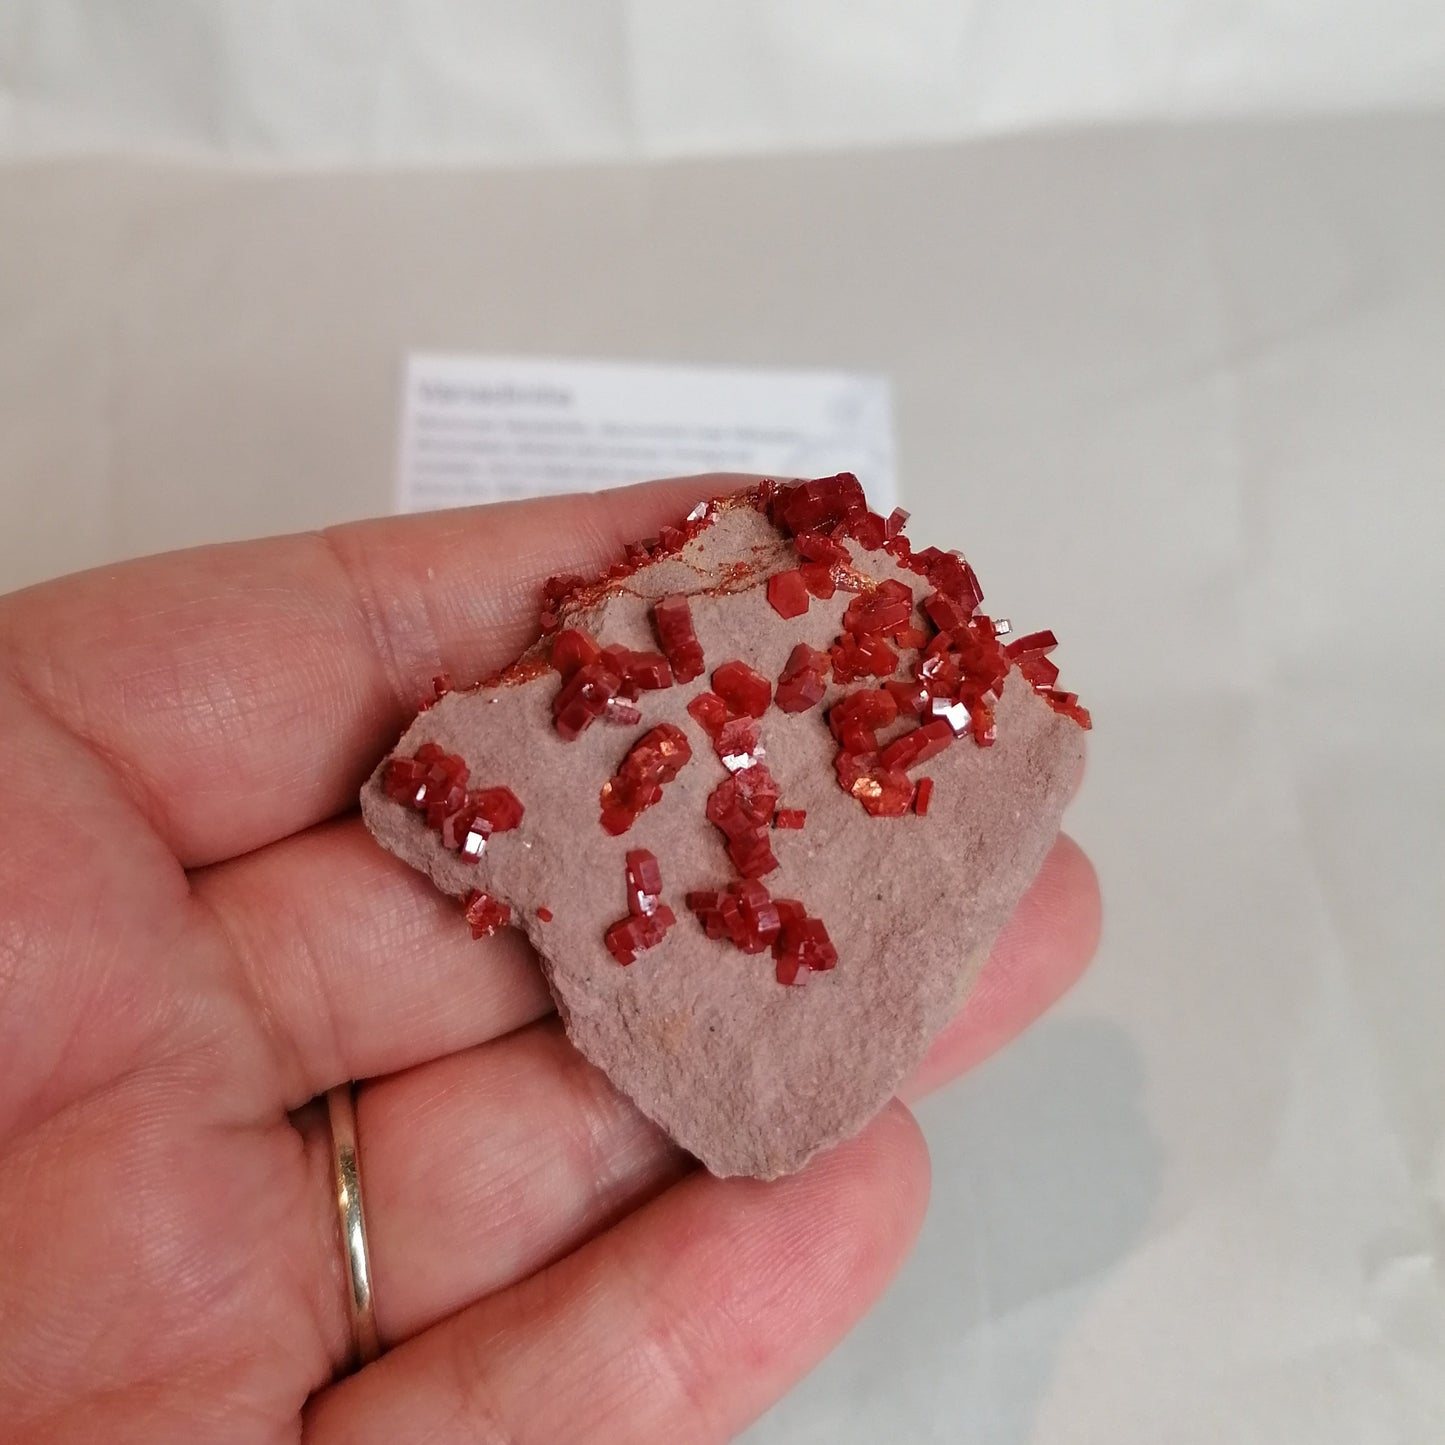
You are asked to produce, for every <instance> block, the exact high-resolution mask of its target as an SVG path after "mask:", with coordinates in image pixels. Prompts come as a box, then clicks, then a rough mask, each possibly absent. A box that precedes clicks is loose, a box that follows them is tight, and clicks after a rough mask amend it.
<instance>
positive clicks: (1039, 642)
mask: <svg viewBox="0 0 1445 1445" xmlns="http://www.w3.org/2000/svg"><path fill="white" fill-rule="evenodd" d="M1058 645H1059V639H1058V638H1057V637H1055V636H1054V634H1053V633H1052V632H1030V633H1028V634H1027V636H1024V637H1020V638H1019V640H1018V641H1017V642H1010V643H1009V645H1008V646H1007V647H1005V648H1004V656H1005V657H1007V658H1008V660H1009V661H1010V662H1017V661H1018V659H1019V658H1021V657H1026V656H1027V655H1028V654H1029V653H1031V652H1038V653H1044V652H1052V651H1053V650H1054V648H1056V647H1057V646H1058Z"/></svg>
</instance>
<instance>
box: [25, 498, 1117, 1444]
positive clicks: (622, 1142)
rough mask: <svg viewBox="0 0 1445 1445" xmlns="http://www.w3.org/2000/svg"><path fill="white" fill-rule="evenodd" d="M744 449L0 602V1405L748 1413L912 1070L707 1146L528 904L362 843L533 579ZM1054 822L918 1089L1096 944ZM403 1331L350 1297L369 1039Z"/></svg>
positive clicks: (356, 1433) (534, 1425)
mask: <svg viewBox="0 0 1445 1445" xmlns="http://www.w3.org/2000/svg"><path fill="white" fill-rule="evenodd" d="M736 484H738V479H736V478H732V479H718V478H699V479H693V480H691V481H681V482H670V483H659V484H656V485H652V486H648V487H640V488H633V489H631V490H629V491H626V492H622V493H611V494H609V495H608V496H607V497H606V498H602V497H596V496H594V497H577V498H566V499H558V500H552V501H543V502H535V503H526V504H521V505H513V506H502V507H493V508H487V509H482V510H473V511H465V512H455V513H442V514H436V515H432V516H426V517H409V518H398V519H394V520H390V521H380V522H367V523H361V524H359V525H355V526H348V527H342V528H338V529H336V530H334V531H331V532H328V533H325V534H321V535H307V536H299V537H289V538H283V539H280V540H276V541H268V542H256V543H244V544H241V545H238V546H228V547H211V548H204V549H201V550H198V551H193V552H183V553H178V554H175V555H172V556H167V557H158V558H153V559H150V560H146V561H141V562H135V563H130V564H127V565H124V566H119V567H111V568H105V569H102V570H99V571H96V572H91V573H87V574H84V575H81V576H77V577H72V578H68V579H65V580H63V581H60V582H55V583H51V584H47V585H45V586H41V587H36V588H32V589H30V590H29V591H26V592H21V593H18V594H15V595H13V596H10V597H8V598H5V599H0V760H3V761H0V816H3V819H4V825H5V831H4V834H3V837H0V1436H3V1438H4V1439H5V1440H7V1441H10V1442H14V1445H21V1442H24V1445H31V1442H38V1441H46V1442H55V1441H64V1442H69V1441H104V1442H106V1445H125V1442H131V1441H135V1442H146V1445H158V1442H168V1441H184V1442H187V1445H209V1442H213V1441H245V1442H270V1441H282V1440H294V1439H296V1438H297V1436H298V1434H299V1435H302V1436H304V1438H306V1439H307V1440H309V1441H314V1442H315V1445H343V1442H344V1445H367V1442H372V1441H376V1442H386V1445H393V1442H402V1441H406V1442H409V1441H421V1440H425V1441H428V1442H436V1445H444V1442H452V1441H457V1442H462V1441H465V1442H469V1445H475V1442H478V1441H484V1440H485V1441H491V1440H497V1441H501V1440H506V1441H518V1442H529V1445H531V1442H540V1445H561V1442H569V1445H570V1442H573V1441H578V1442H580V1441H588V1442H592V1441H600V1442H613V1441H618V1442H621V1441H629V1442H630V1441H638V1442H649V1445H652V1442H658V1441H684V1442H688V1445H693V1442H707V1441H716V1440H725V1439H728V1438H729V1437H731V1436H732V1435H733V1434H734V1433H735V1432H736V1431H738V1430H739V1429H740V1428H742V1426H743V1425H744V1424H745V1423H746V1422H747V1421H748V1420H750V1419H751V1418H752V1417H754V1416H755V1415H756V1414H757V1413H758V1412H759V1411H761V1410H762V1409H763V1408H765V1407H766V1406H767V1404H768V1403H769V1402H770V1401H772V1400H774V1399H776V1398H777V1396H778V1395H779V1394H780V1393H782V1392H783V1391H784V1390H786V1389H787V1388H788V1386H789V1385H790V1384H791V1383H792V1382H793V1381H795V1380H796V1379H798V1378H799V1376H801V1375H802V1374H803V1373H804V1372H805V1371H806V1370H808V1369H809V1367H810V1366H811V1365H813V1364H814V1363H815V1362H816V1361H817V1360H818V1359H819V1358H820V1357H821V1356H822V1355H823V1353H824V1352H825V1351H826V1350H828V1349H829V1347H830V1346H832V1345H833V1344H834V1343H835V1342H836V1341H837V1340H838V1339H839V1338H840V1337H841V1336H842V1335H843V1334H844V1332H845V1331H846V1330H847V1329H848V1328H849V1326H850V1325H851V1324H852V1323H853V1322H854V1321H855V1320H856V1319H857V1318H858V1316H859V1315H860V1314H861V1313H862V1312H863V1311H864V1310H865V1309H866V1308H867V1307H868V1305H869V1304H870V1302H871V1301H872V1300H873V1299H874V1298H875V1297H876V1296H877V1294H878V1293H879V1291H880V1290H881V1289H882V1287H883V1286H884V1284H885V1283H886V1282H887V1280H888V1278H889V1277H890V1275H891V1274H892V1273H893V1271H894V1270H895V1269H896V1268H897V1266H898V1264H899V1263H900V1261H901V1260H902V1258H903V1256H904V1254H905V1252H906V1251H907V1249H908V1247H909V1244H910V1242H911V1240H912V1238H913V1235H914V1232H915V1230H916V1229H917V1227H918V1224H919V1220H920V1217H921V1215H922V1213H923V1208H924V1203H925V1200H926V1197H927V1192H928V1163H927V1157H926V1154H925V1150H924V1145H923V1142H922V1139H921V1138H920V1136H919V1132H918V1129H917V1127H916V1126H915V1124H914V1123H913V1120H912V1118H911V1117H910V1115H909V1113H908V1111H907V1109H906V1108H905V1107H904V1105H903V1104H901V1103H900V1104H895V1105H894V1106H892V1107H891V1108H889V1109H888V1110H886V1111H885V1112H884V1114H883V1115H882V1116H881V1117H880V1118H879V1119H878V1120H877V1121H876V1122H875V1123H874V1124H873V1125H872V1126H871V1127H870V1128H869V1129H868V1130H866V1131H865V1132H864V1134H863V1135H862V1136H861V1137H860V1138H858V1139H856V1140H854V1141H853V1142H852V1143H850V1144H846V1145H844V1146H842V1147H841V1148H839V1149H836V1150H834V1151H832V1152H831V1153H829V1154H827V1155H826V1156H824V1157H822V1158H820V1159H819V1160H818V1161H816V1162H815V1163H814V1164H813V1166H812V1167H810V1168H809V1169H807V1170H806V1171H804V1172H803V1173H802V1174H800V1175H797V1176H795V1177H793V1178H790V1179H785V1180H781V1181H779V1182H776V1183H772V1184H760V1183H757V1182H756V1181H751V1180H727V1181H724V1180H718V1179H714V1178H712V1177H711V1176H709V1175H707V1174H704V1173H701V1172H699V1171H698V1170H697V1169H696V1168H694V1167H692V1166H691V1165H690V1163H689V1160H688V1159H687V1158H686V1157H685V1156H683V1155H682V1154H681V1153H680V1151H678V1150H677V1149H676V1148H675V1147H674V1146H672V1145H670V1144H669V1142H668V1141H667V1139H666V1138H664V1137H663V1136H662V1135H661V1134H660V1133H659V1132H658V1131H657V1130H656V1129H655V1128H654V1127H652V1126H651V1125H650V1124H649V1123H648V1122H647V1121H645V1120H644V1119H643V1118H641V1117H640V1116H639V1115H638V1114H637V1112H636V1111H635V1110H634V1109H633V1108H631V1107H630V1106H629V1105H628V1103H627V1102H626V1101H625V1100H624V1099H622V1098H620V1097H619V1096H618V1095H617V1094H616V1093H614V1092H613V1090H612V1089H611V1088H610V1087H609V1085H608V1084H607V1082H606V1080H605V1079H604V1078H603V1077H602V1076H601V1075H600V1074H599V1073H597V1072H596V1071H595V1070H594V1069H592V1068H591V1067H590V1066H589V1065H587V1064H586V1063H584V1062H583V1061H582V1060H581V1059H580V1057H579V1056H578V1055H577V1054H576V1053H575V1052H574V1051H573V1050H572V1049H571V1048H570V1047H569V1045H568V1044H567V1041H566V1039H565V1038H564V1036H563V1034H562V1032H561V1029H560V1028H559V1026H558V1024H557V1022H556V1020H555V1019H554V1018H553V1017H551V1016H550V1013H549V1008H550V1001H549V998H548V994H547V991H546V988H545V986H544V985H543V983H542V980H541V977H540V975H539V973H538V971H537V968H536V965H535V962H534V960H533V958H532V957H531V955H530V953H529V951H528V948H527V946H526V944H525V943H524V942H523V940H522V939H521V937H520V936H519V935H516V934H513V933H511V932H510V931H504V932H503V933H502V934H500V935H498V936H496V937H495V938H493V939H490V940H488V941H486V942H483V943H477V942H473V941H472V939H471V938H470V937H469V935H468V933H467V930H466V929H465V927H463V926H461V925H460V922H459V918H458V914H457V909H456V905H455V903H454V902H452V901H451V900H448V899H445V898H443V897H441V896H440V895H439V894H437V893H436V892H435V891H434V890H433V889H432V887H431V886H430V884H429V883H428V882H426V880H424V879H423V878H421V877H419V876H418V875H416V874H414V873H413V872H412V871H411V870H409V869H408V868H406V867H404V866H403V865H402V864H400V863H398V862H396V861H395V860H394V859H392V858H390V857H388V856H387V855H386V854H384V853H383V852H382V850H381V849H380V848H378V847H377V846H375V845H374V844H373V843H372V842H371V840H370V839H369V838H368V836H367V835H366V833H365V832H364V830H363V828H362V826H361V823H360V821H359V820H358V817H357V815H356V813H355V811H354V806H353V805H354V803H355V800H356V795H357V789H358V787H359V785H360V783H361V781H362V779H363V778H364V777H365V776H366V774H367V773H368V771H369V770H370V769H371V768H372V766H373V765H374V764H375V762H376V760H377V759H378V758H379V757H380V756H382V754H383V753H384V752H385V751H386V749H387V748H388V747H389V746H390V745H391V744H392V743H393V742H394V740H395V738H396V736H397V735H398V733H399V732H400V730H401V728H402V726H403V725H404V723H405V722H406V721H407V719H408V717H409V716H410V715H411V712H412V710H413V709H414V706H415V703H416V700H417V699H418V698H419V697H420V696H421V695H422V694H423V693H425V692H426V691H427V689H428V686H429V680H430V679H431V677H432V676H433V675H434V674H435V673H437V672H440V671H444V670H445V671H449V672H451V673H452V674H453V675H454V676H456V677H458V678H470V677H477V676H481V675H482V674H483V673H485V672H486V671H488V670H489V669H491V668H494V667H495V666H497V665H499V664H501V663H503V662H505V661H506V660H508V659H509V657H510V656H511V655H513V654H515V653H516V652H517V651H518V650H520V648H521V647H522V646H523V645H524V644H525V643H526V642H527V640H528V638H529V635H530V634H531V632H532V630H533V628H534V627H535V617H536V606H537V600H538V597H539V589H540V585H541V582H542V580H543V578H544V577H545V576H547V575H548V574H549V573H553V572H566V571H582V572H586V571H590V570H593V569H597V568H599V567H601V566H603V565H605V564H606V563H607V562H608V561H610V560H612V559H613V558H614V557H615V556H616V555H618V553H619V551H620V548H621V545H622V543H623V541H624V540H626V539H629V538H632V537H637V536H643V535H646V534H648V533H651V532H655V531H656V530H657V527H658V525H659V524H660V523H662V522H664V521H667V520H670V519H672V518H673V517H675V516H677V515H679V514H680V513H682V512H685V511H686V510H687V509H688V508H689V507H690V506H691V505H692V503H693V502H694V501H695V500H697V498H699V497H700V496H704V495H709V494H715V493H716V492H718V491H720V490H722V489H724V488H725V487H726V486H729V485H736ZM1097 929H1098V898H1097V892H1096V888H1095V884H1094V880H1093V874H1092V872H1091V870H1090V868H1089V865H1088V863H1087V862H1086V861H1085V860H1084V858H1083V857H1082V855H1081V854H1080V853H1079V851H1078V849H1077V848H1076V847H1074V846H1073V845H1072V844H1071V843H1069V842H1067V841H1066V840H1062V839H1061V840H1060V842H1059V843H1058V844H1057V846H1056V847H1055V848H1054V850H1053V853H1052V854H1051V855H1050V857H1049V860H1048V862H1047V863H1046V864H1045V867H1044V870H1043V873H1042V875H1041V876H1040V878H1039V880H1038V881H1037V882H1036V883H1035V885H1034V887H1033V889H1032V890H1031V891H1030V893H1029V895H1028V896H1027V898H1026V899H1025V900H1024V903H1023V905H1022V906H1021V907H1020V909H1019V911H1018V913H1017V915H1016V916H1015V918H1014V920H1013V922H1012V924H1011V925H1010V927H1009V929H1008V930H1007V932H1006V933H1005V935H1004V937H1003V938H1002V940H1001V941H1000V943H999V944H998V946H997V947H996V948H995V950H994V953H993V957H992V958H991V960H990V962H989V964H988V967H987V969H986V971H985V973H984V975H983V979H982V982H981V983H980V985H979V987H978V989H977V990H976V991H975V993H974V996H973V998H972V1000H971V1001H970V1003H969V1005H968V1006H967V1008H966V1009H965V1010H964V1011H963V1013H962V1015H961V1017H960V1018H959V1019H958V1020H957V1021H956V1023H955V1024H954V1025H953V1026H951V1027H950V1028H949V1029H948V1030H947V1031H946V1033H945V1034H944V1035H943V1037H942V1038H941V1039H940V1040H939V1041H938V1044H937V1046H936V1048H935V1049H934V1050H933V1052H932V1054H931V1055H930V1057H929V1059H928V1061H927V1063H926V1064H925V1066H924V1067H923V1069H922V1071H921V1073H920V1074H919V1076H918V1077H917V1078H916V1079H915V1080H914V1081H913V1083H912V1085H911V1089H910V1092H916V1091H917V1090H920V1089H923V1088H927V1087H932V1086H934V1085H936V1084H939V1083H941V1082H942V1081H943V1080H945V1079H947V1078H949V1077H951V1076H953V1075H954V1074H956V1073H958V1072H959V1071H960V1070H962V1069H964V1068H966V1067H968V1066H969V1065H971V1064H973V1063H974V1062H976V1061H977V1060H978V1059H979V1058H981V1057H982V1056H983V1055H984V1054H986V1053H987V1052H989V1051H990V1050H991V1049H993V1048H994V1047H996V1046H997V1045H998V1044H1000V1043H1002V1042H1003V1041H1004V1040H1005V1039H1007V1038H1008V1037H1010V1036H1011V1035H1012V1034H1014V1033H1016V1032H1017V1031H1018V1030H1019V1029H1020V1028H1022V1027H1023V1026H1024V1025H1025V1024H1026V1023H1027V1022H1028V1021H1029V1020H1030V1019H1032V1018H1033V1017H1034V1016H1035V1015H1036V1014H1038V1013H1039V1012H1040V1011H1041V1010H1042V1009H1043V1008H1044V1007H1046V1006H1047V1005H1048V1004H1049V1003H1050V1002H1051V1001H1052V1000H1053V999H1054V998H1055V997H1056V996H1057V995H1058V994H1060V993H1061V992H1062V991H1063V990H1064V989H1065V988H1066V987H1067V986H1068V984H1069V983H1070V982H1071V981H1072V980H1073V979H1074V978H1075V977H1076V975H1077V974H1078V973H1079V972H1080V971H1081V970H1082V968H1083V966H1084V964H1085V962H1086V960H1087V958H1088V956H1089V954H1090V953H1091V951H1092V949H1093V946H1094V943H1095V940H1096V937H1097ZM353 1078H356V1079H368V1080H371V1082H369V1083H368V1084H366V1086H365V1087H364V1088H363V1089H362V1090H361V1091H360V1097H359V1101H358V1120H359V1132H360V1154H361V1160H362V1167H363V1170H364V1182H365V1202H366V1208H367V1213H368V1220H369V1228H370V1240H371V1250H372V1263H373V1274H374V1281H375V1296H376V1302H377V1310H378V1319H379V1324H380V1329H381V1334H382V1338H383V1342H384V1344H385V1345H386V1346H387V1353H386V1354H384V1355H383V1356H382V1358H381V1360H380V1361H379V1362H378V1363H376V1364H373V1365H371V1366H369V1367H367V1368H366V1369H364V1370H362V1371H360V1372H359V1373H357V1374H355V1375H353V1376H351V1377H349V1378H344V1379H342V1380H341V1381H340V1382H339V1383H336V1384H333V1383H332V1381H333V1379H334V1378H335V1376H336V1374H337V1372H338V1370H339V1369H340V1368H341V1365H342V1362H343V1361H344V1360H345V1359H346V1357H347V1355H348V1352H349V1349H350V1325H349V1320H348V1316H347V1313H346V1308H345V1298H346V1296H345V1285H344V1281H343V1267H342V1257H341V1250H340V1244H339V1238H338V1230H337V1220H336V1211H335V1202H334V1198H333V1191H332V1183H331V1176H330V1170H331V1163H330V1147H329V1139H328V1134H327V1129H326V1124H325V1120H324V1117H323V1116H322V1115H321V1114H320V1112H319V1111H318V1110H317V1109H316V1107H315V1106H314V1105H313V1106H311V1107H309V1108H308V1107H306V1106H307V1101H308V1100H311V1099H313V1098H314V1096H316V1095H318V1094H320V1093H321V1092H322V1091H324V1090H326V1089H327V1088H329V1087H330V1086H332V1085H335V1084H338V1083H340V1082H342V1081H344V1080H349V1079H353Z"/></svg>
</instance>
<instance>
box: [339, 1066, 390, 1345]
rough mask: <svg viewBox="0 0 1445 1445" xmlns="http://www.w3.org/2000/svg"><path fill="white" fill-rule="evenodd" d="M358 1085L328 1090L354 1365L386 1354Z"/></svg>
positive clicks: (341, 1086) (345, 1085)
mask: <svg viewBox="0 0 1445 1445" xmlns="http://www.w3.org/2000/svg"><path fill="white" fill-rule="evenodd" d="M352 1089H353V1085H351V1084H339V1085H337V1087H336V1088H334V1089H330V1090H328V1091H327V1094H326V1112H327V1114H328V1116H329V1117H330V1119H331V1164H332V1173H333V1176H334V1178H335V1180H336V1212H337V1216H338V1218H339V1220H340V1223H341V1252H342V1254H343V1255H344V1256H345V1258H346V1273H347V1278H348V1281H349V1284H350V1289H349V1295H350V1304H351V1343H352V1364H353V1365H355V1366H360V1365H369V1364H370V1363H371V1362H372V1361H373V1360H374V1359H375V1358H376V1357H377V1356H378V1355H379V1354H380V1353H381V1341H380V1340H379V1339H378V1337H377V1333H376V1304H375V1302H374V1301H373V1299H372V1297H371V1251H370V1250H369V1249H368V1248H367V1246H366V1213H365V1211H364V1210H363V1209H362V1207H361V1161H360V1159H359V1158H358V1157H357V1153H356V1103H355V1098H354V1095H353V1093H352Z"/></svg>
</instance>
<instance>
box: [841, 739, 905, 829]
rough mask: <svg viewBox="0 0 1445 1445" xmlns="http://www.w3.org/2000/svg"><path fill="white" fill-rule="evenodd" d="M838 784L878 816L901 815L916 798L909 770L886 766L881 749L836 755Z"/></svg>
mask: <svg viewBox="0 0 1445 1445" xmlns="http://www.w3.org/2000/svg"><path fill="white" fill-rule="evenodd" d="M833 766H834V771H835V772H836V773H837V774H838V784H839V786H840V787H841V788H842V789H843V791H844V792H845V793H850V794H851V795H852V796H853V797H855V798H857V800H858V801H859V802H860V803H861V804H862V805H863V808H864V810H865V811H866V812H868V813H871V814H872V815H873V816H874V817H875V818H901V817H902V816H903V814H904V813H906V812H907V811H908V805H909V804H910V803H911V802H912V801H913V783H912V782H911V781H910V779H909V777H908V774H907V773H904V772H900V771H899V770H897V769H895V768H886V767H884V766H883V763H882V761H881V759H880V758H879V756H878V754H877V753H849V752H840V753H839V754H838V756H837V758H836V759H834V764H833Z"/></svg>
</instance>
